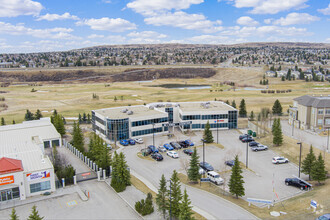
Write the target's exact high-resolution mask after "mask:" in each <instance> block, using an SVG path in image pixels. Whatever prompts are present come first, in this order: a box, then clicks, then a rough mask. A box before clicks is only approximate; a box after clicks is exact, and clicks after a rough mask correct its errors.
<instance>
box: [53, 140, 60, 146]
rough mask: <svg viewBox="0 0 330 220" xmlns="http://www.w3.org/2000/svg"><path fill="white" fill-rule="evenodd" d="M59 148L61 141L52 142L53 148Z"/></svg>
mask: <svg viewBox="0 0 330 220" xmlns="http://www.w3.org/2000/svg"><path fill="white" fill-rule="evenodd" d="M54 146H56V147H59V146H60V140H52V147H54Z"/></svg>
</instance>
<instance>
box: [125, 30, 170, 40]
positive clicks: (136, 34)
mask: <svg viewBox="0 0 330 220" xmlns="http://www.w3.org/2000/svg"><path fill="white" fill-rule="evenodd" d="M127 37H134V38H153V39H160V38H166V37H167V35H165V34H160V33H157V32H155V31H142V32H136V31H134V32H131V33H129V34H127Z"/></svg>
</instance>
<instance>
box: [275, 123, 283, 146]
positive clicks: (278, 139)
mask: <svg viewBox="0 0 330 220" xmlns="http://www.w3.org/2000/svg"><path fill="white" fill-rule="evenodd" d="M282 143H283V134H282V126H281V121H280V119H279V118H278V119H277V122H276V125H275V127H274V132H273V144H274V145H276V146H279V145H282Z"/></svg>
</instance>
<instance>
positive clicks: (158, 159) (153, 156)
mask: <svg viewBox="0 0 330 220" xmlns="http://www.w3.org/2000/svg"><path fill="white" fill-rule="evenodd" d="M151 157H152V158H153V159H155V160H157V161H161V160H163V156H162V155H161V154H160V153H153V154H151Z"/></svg>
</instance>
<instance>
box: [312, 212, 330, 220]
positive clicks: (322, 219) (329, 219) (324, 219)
mask: <svg viewBox="0 0 330 220" xmlns="http://www.w3.org/2000/svg"><path fill="white" fill-rule="evenodd" d="M315 220H330V213H327V214H324V215H321V216H319V217H317V218H316V219H315Z"/></svg>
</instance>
